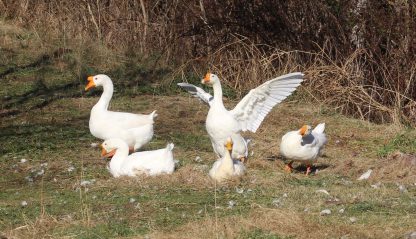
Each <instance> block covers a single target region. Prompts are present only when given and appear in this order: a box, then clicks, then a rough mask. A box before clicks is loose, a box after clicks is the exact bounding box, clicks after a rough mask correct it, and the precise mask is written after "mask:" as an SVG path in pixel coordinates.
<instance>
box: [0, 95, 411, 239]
mask: <svg viewBox="0 0 416 239" xmlns="http://www.w3.org/2000/svg"><path fill="white" fill-rule="evenodd" d="M97 100H98V98H97V97H80V98H68V99H61V100H57V101H55V102H53V103H51V104H50V105H48V106H46V107H45V108H42V109H37V110H33V111H30V112H26V113H22V114H19V115H17V116H13V117H7V118H3V120H2V122H1V129H2V135H1V141H2V148H3V149H2V150H3V152H4V154H3V156H2V158H1V189H2V190H1V192H0V197H1V210H0V215H1V216H0V218H1V219H0V220H1V221H0V222H1V225H0V227H1V228H0V230H1V231H3V234H4V235H5V236H7V237H10V238H40V237H46V238H62V237H65V238H114V237H136V236H137V237H141V236H146V235H147V236H148V237H150V238H336V237H338V238H339V237H342V236H346V237H345V238H393V237H400V236H402V235H405V234H406V233H408V232H409V231H411V230H414V229H415V228H414V225H416V217H415V214H416V199H415V193H416V185H415V183H416V178H415V172H414V169H415V165H414V164H415V162H414V161H415V159H414V158H412V157H410V156H409V159H408V162H407V161H405V160H406V159H405V156H406V155H399V156H397V157H398V159H397V157H396V161H393V157H391V158H388V157H383V156H380V155H382V154H383V153H384V151H386V150H390V151H391V149H389V148H388V147H389V145H391V144H392V142H394V139H395V138H397V137H398V135H399V136H400V137H406V136H402V135H409V134H413V133H414V132H408V131H409V130H407V129H402V128H400V127H396V126H392V125H374V124H371V123H368V122H364V121H360V120H355V119H350V118H346V117H344V116H341V115H339V114H337V113H334V112H332V111H330V110H328V109H325V108H324V107H319V106H316V105H313V104H308V103H305V102H298V101H296V100H289V101H286V102H285V103H283V104H281V105H279V106H278V107H276V108H275V109H274V110H273V111H272V112H271V114H270V115H269V116H268V117H267V118H266V120H265V121H264V122H263V124H262V126H261V127H260V129H259V131H258V132H257V133H256V134H247V136H250V137H252V138H253V144H252V145H251V147H250V150H251V152H252V154H251V156H250V158H249V160H248V162H247V169H248V170H247V173H246V175H245V176H243V177H242V178H240V179H236V180H233V181H230V182H227V183H224V184H221V185H215V183H214V182H213V181H211V180H210V178H209V177H208V175H207V173H208V170H209V168H210V166H211V165H212V164H213V162H214V160H215V155H214V153H213V152H212V149H211V145H210V142H209V139H208V137H207V134H206V132H205V129H204V119H205V116H206V113H207V110H208V107H207V106H206V105H204V104H203V103H201V102H199V101H198V100H196V99H194V98H191V97H188V96H186V95H180V96H153V95H143V96H137V97H123V96H115V98H114V99H113V100H112V106H111V108H112V109H114V110H115V109H117V110H120V111H123V110H124V111H131V112H143V113H150V112H151V111H153V110H154V109H156V110H157V111H158V114H159V116H158V118H157V120H156V128H155V138H154V140H153V141H152V142H151V143H150V144H149V145H148V146H147V147H146V149H155V148H161V147H164V145H166V143H168V142H174V143H175V149H174V154H175V158H176V159H177V160H179V163H178V165H177V169H176V171H175V172H174V174H172V175H165V176H160V177H152V178H145V177H140V178H121V179H120V178H118V179H115V178H112V177H111V175H110V174H109V172H108V171H107V169H106V164H107V162H106V161H104V160H102V159H100V156H99V149H98V148H97V147H92V146H94V145H92V144H99V143H100V141H99V140H97V139H95V138H94V137H93V136H91V135H90V133H89V131H88V117H89V110H90V109H91V107H92V106H93V105H94V103H95V102H96V101H97ZM235 103H236V102H235V101H227V104H228V105H233V104H235ZM319 122H325V123H326V124H327V130H326V132H327V135H328V138H329V143H328V145H327V147H326V149H325V155H324V156H323V157H322V158H320V159H319V161H318V163H317V164H316V165H315V171H314V173H313V174H312V175H311V176H306V175H304V172H305V168H304V167H302V166H298V167H297V170H296V171H295V172H294V173H292V174H287V173H286V172H285V171H284V170H283V168H284V163H283V161H282V160H281V159H280V157H278V152H279V142H280V137H281V136H282V134H283V133H284V132H286V131H288V130H291V129H296V128H299V127H300V126H301V125H302V124H304V123H311V124H313V125H315V124H317V123H319ZM397 147H399V146H397ZM197 157H200V160H197ZM23 159H25V160H26V161H25V160H23ZM22 160H23V161H22ZM399 160H401V161H403V163H402V164H397V162H398V161H399ZM412 160H413V161H412ZM401 161H400V162H401ZM406 163H408V164H407V167H406V166H405V165H406ZM295 166H296V165H295ZM368 169H373V171H374V172H373V174H372V175H371V176H370V178H369V179H368V180H365V181H357V178H358V177H359V176H360V175H361V174H362V173H364V172H365V171H367V170H368ZM400 186H401V189H402V190H400V188H399V187H400ZM403 188H404V189H403ZM323 190H326V191H323ZM326 192H327V193H326ZM26 203H27V205H25V204H26ZM325 209H329V210H330V211H331V214H329V215H325V216H322V215H321V214H320V213H321V211H322V210H325Z"/></svg>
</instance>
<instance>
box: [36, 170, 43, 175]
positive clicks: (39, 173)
mask: <svg viewBox="0 0 416 239" xmlns="http://www.w3.org/2000/svg"><path fill="white" fill-rule="evenodd" d="M44 173H45V170H43V169H41V170H39V171H38V172H37V173H36V175H38V176H42V175H43V174H44Z"/></svg>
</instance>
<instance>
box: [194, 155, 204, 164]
mask: <svg viewBox="0 0 416 239" xmlns="http://www.w3.org/2000/svg"><path fill="white" fill-rule="evenodd" d="M194 160H195V162H197V163H200V162H202V159H201V157H199V156H196V157H195V159H194Z"/></svg>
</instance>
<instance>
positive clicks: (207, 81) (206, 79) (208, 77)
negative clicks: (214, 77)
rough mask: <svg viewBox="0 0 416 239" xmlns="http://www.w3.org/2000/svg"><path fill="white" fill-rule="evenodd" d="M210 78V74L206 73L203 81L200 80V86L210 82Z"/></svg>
mask: <svg viewBox="0 0 416 239" xmlns="http://www.w3.org/2000/svg"><path fill="white" fill-rule="evenodd" d="M210 77H211V73H209V72H208V73H207V74H206V75H205V77H204V79H202V84H206V83H209V81H210Z"/></svg>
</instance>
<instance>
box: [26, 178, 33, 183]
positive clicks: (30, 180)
mask: <svg viewBox="0 0 416 239" xmlns="http://www.w3.org/2000/svg"><path fill="white" fill-rule="evenodd" d="M25 179H26V180H27V181H28V182H29V183H32V182H33V178H32V177H30V176H26V177H25Z"/></svg>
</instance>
